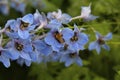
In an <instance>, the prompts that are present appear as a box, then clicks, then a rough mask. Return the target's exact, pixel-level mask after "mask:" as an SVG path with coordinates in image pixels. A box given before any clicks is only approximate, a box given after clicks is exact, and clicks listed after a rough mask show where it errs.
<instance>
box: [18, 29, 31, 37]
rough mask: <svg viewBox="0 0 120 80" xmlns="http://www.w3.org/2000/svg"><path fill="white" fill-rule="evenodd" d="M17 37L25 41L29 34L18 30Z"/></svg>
mask: <svg viewBox="0 0 120 80" xmlns="http://www.w3.org/2000/svg"><path fill="white" fill-rule="evenodd" d="M18 35H19V36H20V38H22V39H27V38H28V37H29V32H28V31H27V30H23V31H22V30H20V29H18Z"/></svg>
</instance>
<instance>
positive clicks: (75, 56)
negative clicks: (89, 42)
mask: <svg viewBox="0 0 120 80" xmlns="http://www.w3.org/2000/svg"><path fill="white" fill-rule="evenodd" d="M60 62H65V66H66V67H68V66H70V65H71V64H72V63H76V64H78V65H79V66H82V60H81V58H80V57H79V52H74V51H71V50H67V51H65V52H62V56H61V58H60Z"/></svg>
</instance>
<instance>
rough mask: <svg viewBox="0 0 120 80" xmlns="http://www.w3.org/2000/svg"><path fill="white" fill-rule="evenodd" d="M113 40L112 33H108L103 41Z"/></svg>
mask: <svg viewBox="0 0 120 80" xmlns="http://www.w3.org/2000/svg"><path fill="white" fill-rule="evenodd" d="M110 39H112V33H108V34H107V35H106V36H105V37H104V38H103V40H110Z"/></svg>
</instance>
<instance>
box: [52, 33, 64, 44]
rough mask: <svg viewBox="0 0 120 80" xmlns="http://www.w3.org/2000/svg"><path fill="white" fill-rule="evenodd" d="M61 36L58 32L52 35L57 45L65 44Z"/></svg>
mask: <svg viewBox="0 0 120 80" xmlns="http://www.w3.org/2000/svg"><path fill="white" fill-rule="evenodd" d="M62 36H63V35H62V34H61V33H59V32H58V31H56V32H55V33H54V37H55V39H56V40H57V41H58V42H59V43H64V42H65V41H64V39H63V38H62Z"/></svg>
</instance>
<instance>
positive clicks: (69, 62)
mask: <svg viewBox="0 0 120 80" xmlns="http://www.w3.org/2000/svg"><path fill="white" fill-rule="evenodd" d="M72 63H73V59H71V58H68V59H67V60H66V61H65V66H66V67H68V66H70V65H71V64H72Z"/></svg>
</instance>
